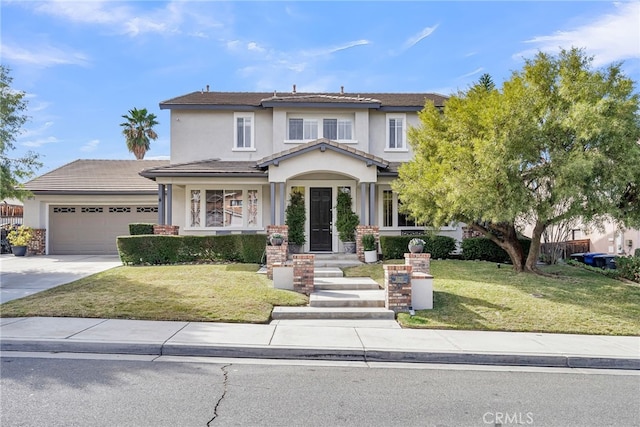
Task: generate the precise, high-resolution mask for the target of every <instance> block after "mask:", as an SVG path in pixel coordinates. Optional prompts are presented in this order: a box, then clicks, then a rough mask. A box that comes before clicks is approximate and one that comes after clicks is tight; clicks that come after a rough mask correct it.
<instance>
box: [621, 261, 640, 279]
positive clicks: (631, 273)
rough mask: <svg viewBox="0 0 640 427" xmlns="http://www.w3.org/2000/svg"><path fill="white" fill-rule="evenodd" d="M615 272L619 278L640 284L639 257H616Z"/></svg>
mask: <svg viewBox="0 0 640 427" xmlns="http://www.w3.org/2000/svg"><path fill="white" fill-rule="evenodd" d="M616 270H617V271H618V273H619V274H620V276H621V277H624V278H625V279H628V280H631V281H633V282H638V283H640V257H637V256H627V257H623V256H618V257H616Z"/></svg>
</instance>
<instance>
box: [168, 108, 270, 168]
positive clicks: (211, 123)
mask: <svg viewBox="0 0 640 427" xmlns="http://www.w3.org/2000/svg"><path fill="white" fill-rule="evenodd" d="M250 113H253V114H254V126H255V129H254V136H255V140H254V147H255V150H254V151H247V150H240V151H234V149H233V147H234V127H235V121H234V111H212V110H207V111H204V110H172V111H171V163H173V164H176V163H186V162H194V161H200V160H207V159H221V160H256V161H257V160H259V159H261V158H263V157H266V156H268V155H270V154H271V153H272V151H271V150H272V149H271V136H272V134H273V131H272V124H273V120H272V117H271V112H270V111H269V110H264V111H263V110H257V111H251V112H250Z"/></svg>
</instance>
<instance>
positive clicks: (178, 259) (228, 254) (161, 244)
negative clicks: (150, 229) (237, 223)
mask: <svg viewBox="0 0 640 427" xmlns="http://www.w3.org/2000/svg"><path fill="white" fill-rule="evenodd" d="M266 243H267V236H266V235H265V234H227V235H223V236H163V235H144V236H142V235H137V236H120V237H118V253H119V254H120V259H121V260H122V263H123V264H125V265H149V264H151V265H158V264H177V263H188V262H225V261H235V262H244V263H253V264H259V263H260V262H261V261H262V255H263V253H264V248H265V245H266Z"/></svg>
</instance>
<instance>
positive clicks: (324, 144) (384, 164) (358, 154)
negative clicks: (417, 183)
mask: <svg viewBox="0 0 640 427" xmlns="http://www.w3.org/2000/svg"><path fill="white" fill-rule="evenodd" d="M313 150H320V151H326V150H331V151H335V152H337V153H340V154H344V155H347V156H351V157H354V158H356V159H360V160H362V161H363V162H365V163H366V164H367V166H377V167H379V168H382V169H386V168H388V167H389V162H388V161H386V160H384V159H383V158H380V157H377V156H374V155H372V154H369V153H366V152H364V151H361V150H357V149H355V148H353V147H350V146H348V145H346V144H340V143H339V142H335V141H331V140H328V139H326V138H320V139H316V140H315V141H310V142H307V143H306V144H300V145H298V146H296V147H294V148H291V149H289V150H285V151H281V152H279V153H275V154H272V155H271V156H267V157H265V158H263V159H261V160H258V162H257V166H258V167H260V168H266V167H268V166H270V165H275V166H278V164H279V162H281V161H283V160H287V159H290V158H293V157H297V156H299V155H301V154H304V153H308V152H310V151H313Z"/></svg>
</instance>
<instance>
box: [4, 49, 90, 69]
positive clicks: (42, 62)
mask: <svg viewBox="0 0 640 427" xmlns="http://www.w3.org/2000/svg"><path fill="white" fill-rule="evenodd" d="M2 56H3V57H4V58H6V59H8V60H10V61H13V62H16V63H22V64H28V65H30V66H33V67H37V68H49V67H53V66H56V65H79V66H82V67H86V66H88V65H89V58H88V57H87V55H85V54H83V53H80V52H76V51H73V50H72V49H70V48H66V47H55V46H51V45H48V44H42V45H40V46H34V47H30V48H25V47H19V46H12V45H10V44H2Z"/></svg>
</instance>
